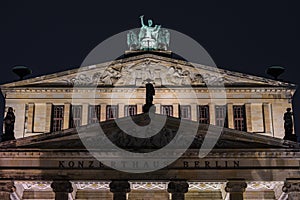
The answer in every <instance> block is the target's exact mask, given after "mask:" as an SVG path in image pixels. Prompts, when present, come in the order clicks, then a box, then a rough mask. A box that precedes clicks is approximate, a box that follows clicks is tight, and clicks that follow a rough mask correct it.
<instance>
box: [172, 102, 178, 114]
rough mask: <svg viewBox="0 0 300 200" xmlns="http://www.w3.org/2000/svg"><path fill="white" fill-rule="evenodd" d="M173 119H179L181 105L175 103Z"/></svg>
mask: <svg viewBox="0 0 300 200" xmlns="http://www.w3.org/2000/svg"><path fill="white" fill-rule="evenodd" d="M173 117H179V104H178V103H173Z"/></svg>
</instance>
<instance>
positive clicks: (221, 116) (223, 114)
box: [215, 105, 228, 127]
mask: <svg viewBox="0 0 300 200" xmlns="http://www.w3.org/2000/svg"><path fill="white" fill-rule="evenodd" d="M215 112H216V125H217V126H224V127H228V123H227V108H226V105H224V106H216V107H215Z"/></svg>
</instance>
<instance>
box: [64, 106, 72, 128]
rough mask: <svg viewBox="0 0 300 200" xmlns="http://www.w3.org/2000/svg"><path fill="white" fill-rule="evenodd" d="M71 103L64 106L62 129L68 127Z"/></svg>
mask: <svg viewBox="0 0 300 200" xmlns="http://www.w3.org/2000/svg"><path fill="white" fill-rule="evenodd" d="M70 112H71V103H65V104H64V125H63V129H68V128H69V125H70V115H71V113H70Z"/></svg>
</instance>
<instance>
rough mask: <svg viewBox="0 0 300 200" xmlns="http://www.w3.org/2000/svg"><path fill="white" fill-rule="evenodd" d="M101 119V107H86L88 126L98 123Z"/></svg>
mask: <svg viewBox="0 0 300 200" xmlns="http://www.w3.org/2000/svg"><path fill="white" fill-rule="evenodd" d="M100 119H101V106H100V105H89V106H88V124H94V123H98V122H100Z"/></svg>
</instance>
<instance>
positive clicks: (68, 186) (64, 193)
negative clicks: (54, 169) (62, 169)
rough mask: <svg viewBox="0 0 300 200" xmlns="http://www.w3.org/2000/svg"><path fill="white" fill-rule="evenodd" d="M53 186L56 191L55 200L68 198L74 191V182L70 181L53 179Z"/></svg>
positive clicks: (66, 199)
mask: <svg viewBox="0 0 300 200" xmlns="http://www.w3.org/2000/svg"><path fill="white" fill-rule="evenodd" d="M51 188H52V189H53V192H55V200H68V196H69V193H71V192H73V187H72V183H70V182H69V181H53V182H52V183H51Z"/></svg>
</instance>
